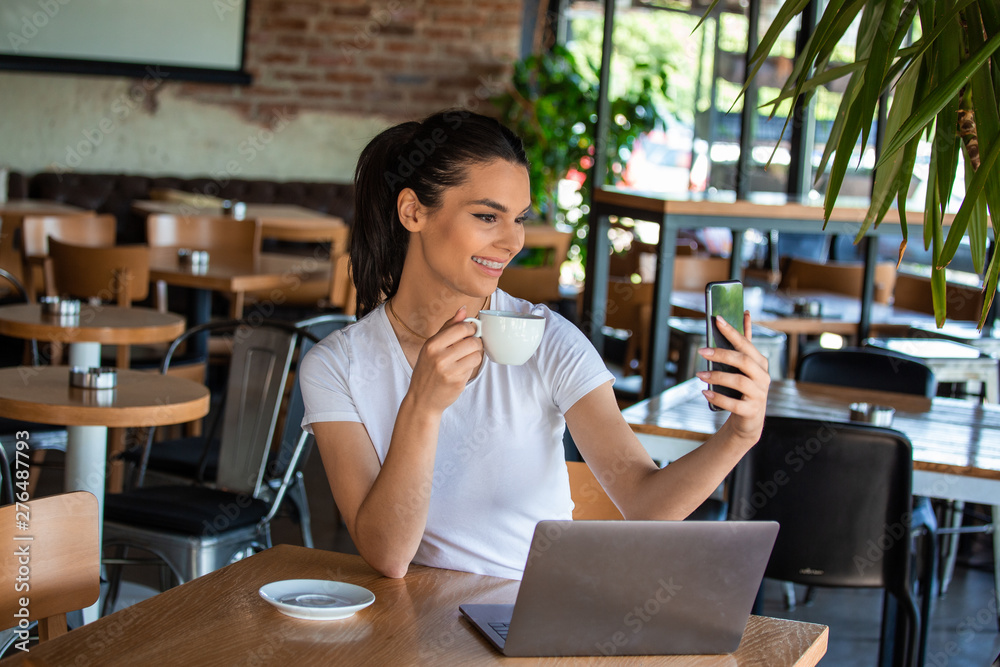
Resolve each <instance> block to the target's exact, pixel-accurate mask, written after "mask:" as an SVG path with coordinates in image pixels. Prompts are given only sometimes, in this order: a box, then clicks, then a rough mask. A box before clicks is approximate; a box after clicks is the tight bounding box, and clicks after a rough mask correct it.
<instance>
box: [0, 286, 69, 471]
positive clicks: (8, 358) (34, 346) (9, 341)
mask: <svg viewBox="0 0 1000 667" xmlns="http://www.w3.org/2000/svg"><path fill="white" fill-rule="evenodd" d="M0 280H2V281H6V282H7V284H8V285H10V287H11V289H12V290H13V291H14V294H12V295H10V296H8V297H7V299H6V301H7V302H8V303H29V300H28V291H27V289H26V288H25V286H24V285H23V284H22V283H21V281H20V280H18V279H17V278H16V277H15V276H14V275H13V274H12V273H10V272H9V271H7V270H6V269H0ZM0 343H2V346H0V366H4V367H6V366H17V365H19V364H22V363H25V362H28V363H30V364H31V365H32V366H38V365H39V364H40V363H41V357H40V355H39V350H38V341H34V340H32V341H22V340H19V339H16V338H9V337H7V336H0ZM25 430H27V431H29V432H30V433H31V436H32V437H31V441H30V443H29V444H30V445H31V449H32V450H39V451H41V450H46V449H55V450H59V451H62V452H65V451H66V437H67V436H66V429H65V427H61V426H52V425H50V424H38V423H35V422H25V421H21V420H20V419H12V418H10V417H0V439H2V440H3V447H0V450H3V451H4V454H5V455H6V456H7V457H8V458H13V452H14V449H13V447H14V444H15V441H16V439H15V438H13V437H12V436H13V435H14V434H15V433H17V432H18V431H25ZM4 447H6V448H9V449H10V451H9V452H8V451H7V450H6V449H4ZM8 470H9V468H8V467H7V466H4V468H3V471H2V472H3V473H6V472H7V471H8ZM8 481H9V480H8Z"/></svg>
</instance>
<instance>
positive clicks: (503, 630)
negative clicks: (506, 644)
mask: <svg viewBox="0 0 1000 667" xmlns="http://www.w3.org/2000/svg"><path fill="white" fill-rule="evenodd" d="M490 627H491V628H493V631H494V632H495V633H497V634H498V635H500V636H501V637H502V638H503V640H504V641H507V630H508V629H510V623H490Z"/></svg>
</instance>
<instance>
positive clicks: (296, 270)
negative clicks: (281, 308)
mask: <svg viewBox="0 0 1000 667" xmlns="http://www.w3.org/2000/svg"><path fill="white" fill-rule="evenodd" d="M329 277H330V262H329V260H321V259H318V258H315V257H300V256H297V255H283V254H280V253H267V252H265V253H261V254H260V256H259V257H258V258H257V260H256V261H254V260H252V259H250V258H248V257H234V256H232V255H227V254H225V253H220V252H216V251H213V252H212V253H211V255H210V256H209V261H208V266H207V267H206V268H204V269H196V268H194V267H191V266H181V265H180V262H179V261H178V259H177V249H176V248H150V249H149V279H150V280H151V281H158V280H162V281H163V282H165V283H168V284H170V285H177V286H180V287H194V288H200V289H210V290H218V291H222V292H245V291H252V290H268V289H274V288H276V287H293V286H295V285H297V284H299V283H300V282H301V281H304V280H315V279H320V278H325V279H327V280H329Z"/></svg>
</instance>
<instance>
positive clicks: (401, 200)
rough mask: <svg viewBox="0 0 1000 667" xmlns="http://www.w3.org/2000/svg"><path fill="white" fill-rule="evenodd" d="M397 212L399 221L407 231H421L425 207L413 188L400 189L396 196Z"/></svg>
mask: <svg viewBox="0 0 1000 667" xmlns="http://www.w3.org/2000/svg"><path fill="white" fill-rule="evenodd" d="M396 212H397V213H399V221H400V222H401V223H403V227H405V228H406V230H407V231H410V232H416V231H420V228H421V227H422V226H423V225H422V223H423V220H424V216H423V207H422V206H421V205H420V200H419V199H417V193H416V192H414V191H413V189H412V188H403V189H402V190H401V191H400V193H399V196H398V197H397V198H396Z"/></svg>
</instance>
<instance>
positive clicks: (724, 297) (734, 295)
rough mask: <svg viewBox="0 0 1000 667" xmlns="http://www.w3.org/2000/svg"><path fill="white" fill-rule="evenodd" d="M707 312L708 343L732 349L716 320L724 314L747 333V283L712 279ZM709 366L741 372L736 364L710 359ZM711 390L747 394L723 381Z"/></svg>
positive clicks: (706, 297)
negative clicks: (744, 284) (745, 291)
mask: <svg viewBox="0 0 1000 667" xmlns="http://www.w3.org/2000/svg"><path fill="white" fill-rule="evenodd" d="M705 313H706V316H705V317H706V320H707V321H706V329H707V334H708V347H719V348H722V349H725V350H732V349H734V348H733V344H732V343H730V342H729V339H727V338H726V337H725V336H723V335H722V333H720V332H719V325H718V324H716V322H717V320H716V319H715V318H716V317H722V319H724V320H725V321H726V322H728V323H729V324H731V325H732V327H733V328H734V329H736V330H737V331H739V332H740V333H741V334H742V333H743V283H741V282H740V281H738V280H726V281H722V282H714V283H709V284H708V285H706V286H705ZM708 370H710V371H722V372H724V373H740V372H741V371H739V370H737V369H736V368H735V367H734V366H730V365H729V364H720V363H717V362H713V361H709V362H708ZM708 388H709V389H710V390H711V391H714V392H718V393H720V394H722V395H723V396H729V397H731V398H736V399H740V398H743V394H742V393H740V392H738V391H736V390H735V389H730V388H729V387H723V386H720V385H709V386H708ZM708 405H709V407H710V408H712V409H713V410H721V409H722V408H719V407H716V406H714V405H712V404H711V403H709V404H708Z"/></svg>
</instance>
